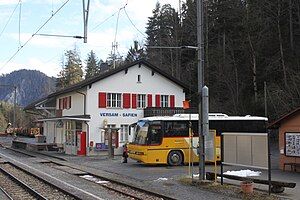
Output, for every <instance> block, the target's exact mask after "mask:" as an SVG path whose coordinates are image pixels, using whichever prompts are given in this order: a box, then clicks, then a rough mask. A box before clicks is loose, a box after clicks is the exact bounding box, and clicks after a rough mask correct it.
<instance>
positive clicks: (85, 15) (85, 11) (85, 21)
mask: <svg viewBox="0 0 300 200" xmlns="http://www.w3.org/2000/svg"><path fill="white" fill-rule="evenodd" d="M82 7H83V42H84V43H87V26H88V18H89V8H90V0H88V1H87V7H86V8H85V0H82Z"/></svg>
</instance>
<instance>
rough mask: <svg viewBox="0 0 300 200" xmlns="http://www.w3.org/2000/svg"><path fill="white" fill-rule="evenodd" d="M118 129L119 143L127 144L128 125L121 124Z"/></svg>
mask: <svg viewBox="0 0 300 200" xmlns="http://www.w3.org/2000/svg"><path fill="white" fill-rule="evenodd" d="M120 127H121V129H120V131H119V132H120V137H119V138H120V142H121V143H125V142H128V135H129V125H128V124H121V126H120Z"/></svg>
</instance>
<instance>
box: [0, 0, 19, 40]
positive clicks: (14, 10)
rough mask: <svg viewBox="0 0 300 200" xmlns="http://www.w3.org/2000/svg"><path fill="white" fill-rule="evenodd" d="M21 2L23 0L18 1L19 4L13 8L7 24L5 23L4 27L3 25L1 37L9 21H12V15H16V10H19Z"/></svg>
mask: <svg viewBox="0 0 300 200" xmlns="http://www.w3.org/2000/svg"><path fill="white" fill-rule="evenodd" d="M20 2H21V0H19V2H18V3H17V5H16V6H15V8H14V10H13V11H12V13H11V14H10V16H9V18H8V20H7V22H6V24H5V25H4V27H3V29H2V31H1V33H0V37H1V36H2V34H3V32H4V31H5V29H6V27H7V25H8V23H9V22H10V20H11V18H12V16H13V15H14V13H15V11H16V10H17V8H18V6H19V4H20Z"/></svg>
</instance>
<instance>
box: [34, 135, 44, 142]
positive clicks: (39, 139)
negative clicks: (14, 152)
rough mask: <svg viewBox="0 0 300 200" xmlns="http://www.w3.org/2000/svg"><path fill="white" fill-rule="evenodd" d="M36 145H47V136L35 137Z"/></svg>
mask: <svg viewBox="0 0 300 200" xmlns="http://www.w3.org/2000/svg"><path fill="white" fill-rule="evenodd" d="M35 141H36V143H45V142H46V136H44V135H36V136H35Z"/></svg>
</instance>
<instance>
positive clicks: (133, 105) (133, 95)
mask: <svg viewBox="0 0 300 200" xmlns="http://www.w3.org/2000/svg"><path fill="white" fill-rule="evenodd" d="M131 105H132V108H136V94H132V104H131Z"/></svg>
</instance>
